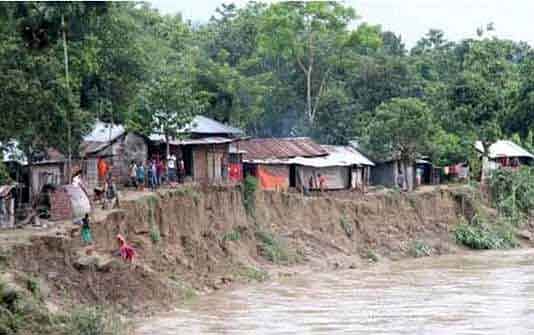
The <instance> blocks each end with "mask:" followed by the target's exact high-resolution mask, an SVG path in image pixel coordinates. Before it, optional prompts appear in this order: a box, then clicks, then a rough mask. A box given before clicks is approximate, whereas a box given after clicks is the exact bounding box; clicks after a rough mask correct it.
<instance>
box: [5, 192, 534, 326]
mask: <svg viewBox="0 0 534 335" xmlns="http://www.w3.org/2000/svg"><path fill="white" fill-rule="evenodd" d="M466 191H469V190H468V189H466V187H464V186H459V187H447V186H444V187H434V188H427V189H423V190H420V191H417V192H414V193H399V192H395V191H383V192H377V193H373V194H367V195H365V196H362V195H358V194H355V195H354V198H347V197H343V198H342V199H339V198H336V197H334V196H332V195H328V194H327V195H326V196H321V197H304V196H302V195H300V194H293V193H280V192H257V193H256V194H255V196H254V198H253V199H254V212H253V213H251V212H248V211H247V210H246V207H245V206H244V203H245V199H244V198H243V194H244V192H243V191H242V190H241V189H240V188H238V187H210V188H200V187H185V188H180V189H170V190H161V191H158V192H157V193H149V192H145V193H135V192H133V193H132V194H128V195H127V196H125V197H123V200H122V201H121V209H118V210H113V211H105V212H97V213H94V215H93V222H94V223H93V226H92V229H93V235H94V240H95V243H94V245H93V246H91V247H90V248H88V247H84V246H82V245H81V240H80V236H79V227H77V226H73V225H72V224H71V223H64V224H62V225H58V226H54V227H49V228H48V229H47V230H43V231H41V232H40V233H38V234H28V236H26V235H24V236H21V234H18V232H10V233H8V234H2V235H1V236H0V241H1V244H0V256H1V257H0V281H7V282H10V283H13V284H14V285H18V287H20V288H21V289H22V290H26V291H27V289H25V287H27V286H28V283H34V282H35V283H37V284H38V285H39V286H40V287H43V288H46V290H42V292H40V293H39V298H40V299H41V300H42V301H43V302H44V303H45V304H46V306H48V307H49V308H51V309H52V310H69V309H71V308H72V306H73V305H79V304H83V305H89V306H91V305H98V306H112V308H113V309H115V310H117V311H120V313H121V314H123V315H126V316H129V317H131V316H136V317H139V316H141V315H152V314H153V313H158V312H161V311H168V310H172V309H173V308H175V307H176V306H177V305H182V304H183V303H184V302H187V301H190V300H191V299H192V298H193V297H195V296H201V297H203V296H206V295H211V294H212V293H213V292H217V291H221V290H222V291H224V290H226V289H232V288H235V287H239V286H243V285H245V286H247V285H255V284H254V283H256V282H258V281H259V282H261V281H265V280H267V282H270V280H275V281H276V280H277V278H279V277H282V278H284V277H292V276H293V274H294V273H302V272H303V271H304V272H308V273H328V272H332V271H339V270H340V269H349V268H352V269H366V268H367V265H368V264H369V263H370V262H378V267H377V268H380V267H383V266H384V265H383V264H389V262H390V261H395V260H402V259H411V258H414V257H421V256H428V255H432V256H434V255H442V254H458V253H461V252H463V251H464V250H465V249H464V248H462V247H459V246H458V244H457V243H456V241H455V239H454V234H453V230H454V229H455V227H457V225H458V224H459V223H460V222H465V220H466V219H470V217H472V215H473V213H474V210H473V206H472V204H471V203H470V201H469V198H467V197H465V194H466ZM471 191H472V190H471ZM532 226H533V225H531V224H529V225H527V227H526V228H525V229H527V230H525V231H524V234H523V236H525V237H524V239H523V240H522V243H521V245H522V246H523V247H529V246H531V245H532V241H531V237H532V234H531V233H530V232H529V231H528V229H530V228H532ZM529 227H530V228H529ZM118 233H121V234H123V235H124V236H126V239H127V240H128V241H129V242H130V243H132V244H133V245H134V246H135V248H136V249H137V251H138V254H139V257H138V259H137V261H136V264H135V265H128V264H125V263H123V262H121V261H120V259H119V258H118V257H115V256H112V254H113V253H114V251H116V249H117V243H116V240H115V237H116V235H117V234H118ZM12 237H13V238H12ZM362 271H366V270H362ZM335 273H338V272H335ZM273 274H274V275H273ZM278 274H280V275H278ZM27 293H30V292H27Z"/></svg>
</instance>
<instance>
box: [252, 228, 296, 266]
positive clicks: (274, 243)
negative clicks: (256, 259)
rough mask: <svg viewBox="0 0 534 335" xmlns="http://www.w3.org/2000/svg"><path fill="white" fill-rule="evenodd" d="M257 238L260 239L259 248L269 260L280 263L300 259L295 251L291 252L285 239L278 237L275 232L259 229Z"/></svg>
mask: <svg viewBox="0 0 534 335" xmlns="http://www.w3.org/2000/svg"><path fill="white" fill-rule="evenodd" d="M256 238H257V239H258V240H259V242H260V244H259V245H258V250H259V252H260V254H261V255H262V256H263V257H265V258H266V259H267V260H269V261H271V262H273V263H278V264H290V263H294V262H297V261H298V257H297V255H296V254H295V253H293V252H291V251H290V250H289V248H288V246H287V245H286V243H284V242H283V241H281V240H280V239H278V238H276V237H275V236H274V235H273V233H271V232H267V231H262V230H260V231H257V232H256Z"/></svg>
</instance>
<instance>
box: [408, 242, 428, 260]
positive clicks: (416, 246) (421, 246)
mask: <svg viewBox="0 0 534 335" xmlns="http://www.w3.org/2000/svg"><path fill="white" fill-rule="evenodd" d="M409 253H410V255H412V256H413V257H416V258H419V257H425V256H430V255H431V254H432V248H431V247H430V246H429V245H428V244H426V243H425V242H423V241H413V242H412V244H411V245H410V249H409Z"/></svg>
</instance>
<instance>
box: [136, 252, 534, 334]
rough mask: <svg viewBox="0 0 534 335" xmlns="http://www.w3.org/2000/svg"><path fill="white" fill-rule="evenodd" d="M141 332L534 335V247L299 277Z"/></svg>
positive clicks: (190, 310) (218, 299)
mask: <svg viewBox="0 0 534 335" xmlns="http://www.w3.org/2000/svg"><path fill="white" fill-rule="evenodd" d="M139 333H140V334H142V335H145V334H146V335H171V334H172V335H178V334H410V335H412V334H447V335H448V334H513V335H519V334H534V250H517V251H507V252H484V253H477V254H469V255H462V256H458V255H451V256H442V257H431V258H424V259H416V260H407V261H400V262H394V263H388V264H377V265H374V266H370V267H366V268H364V269H357V270H343V271H334V272H325V273H311V274H308V275H299V276H296V277H292V278H287V279H281V280H276V281H271V282H268V283H264V284H257V285H252V286H247V287H245V288H239V289H236V290H232V291H226V292H220V293H217V294H213V295H208V296H203V297H200V298H198V299H197V300H196V301H195V302H194V303H191V304H189V305H188V306H186V307H183V308H182V309H179V310H178V311H176V312H173V313H172V314H168V315H165V316H162V317H158V318H154V319H150V320H149V321H148V322H143V323H142V325H141V326H140V327H139Z"/></svg>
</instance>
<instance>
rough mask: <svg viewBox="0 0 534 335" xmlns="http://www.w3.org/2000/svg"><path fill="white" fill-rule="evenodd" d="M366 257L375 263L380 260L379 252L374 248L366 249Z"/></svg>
mask: <svg viewBox="0 0 534 335" xmlns="http://www.w3.org/2000/svg"><path fill="white" fill-rule="evenodd" d="M365 257H366V258H367V259H368V260H370V261H371V262H373V263H377V262H378V261H379V260H380V258H379V257H378V254H377V253H376V252H375V251H374V250H373V249H367V250H366V251H365Z"/></svg>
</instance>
